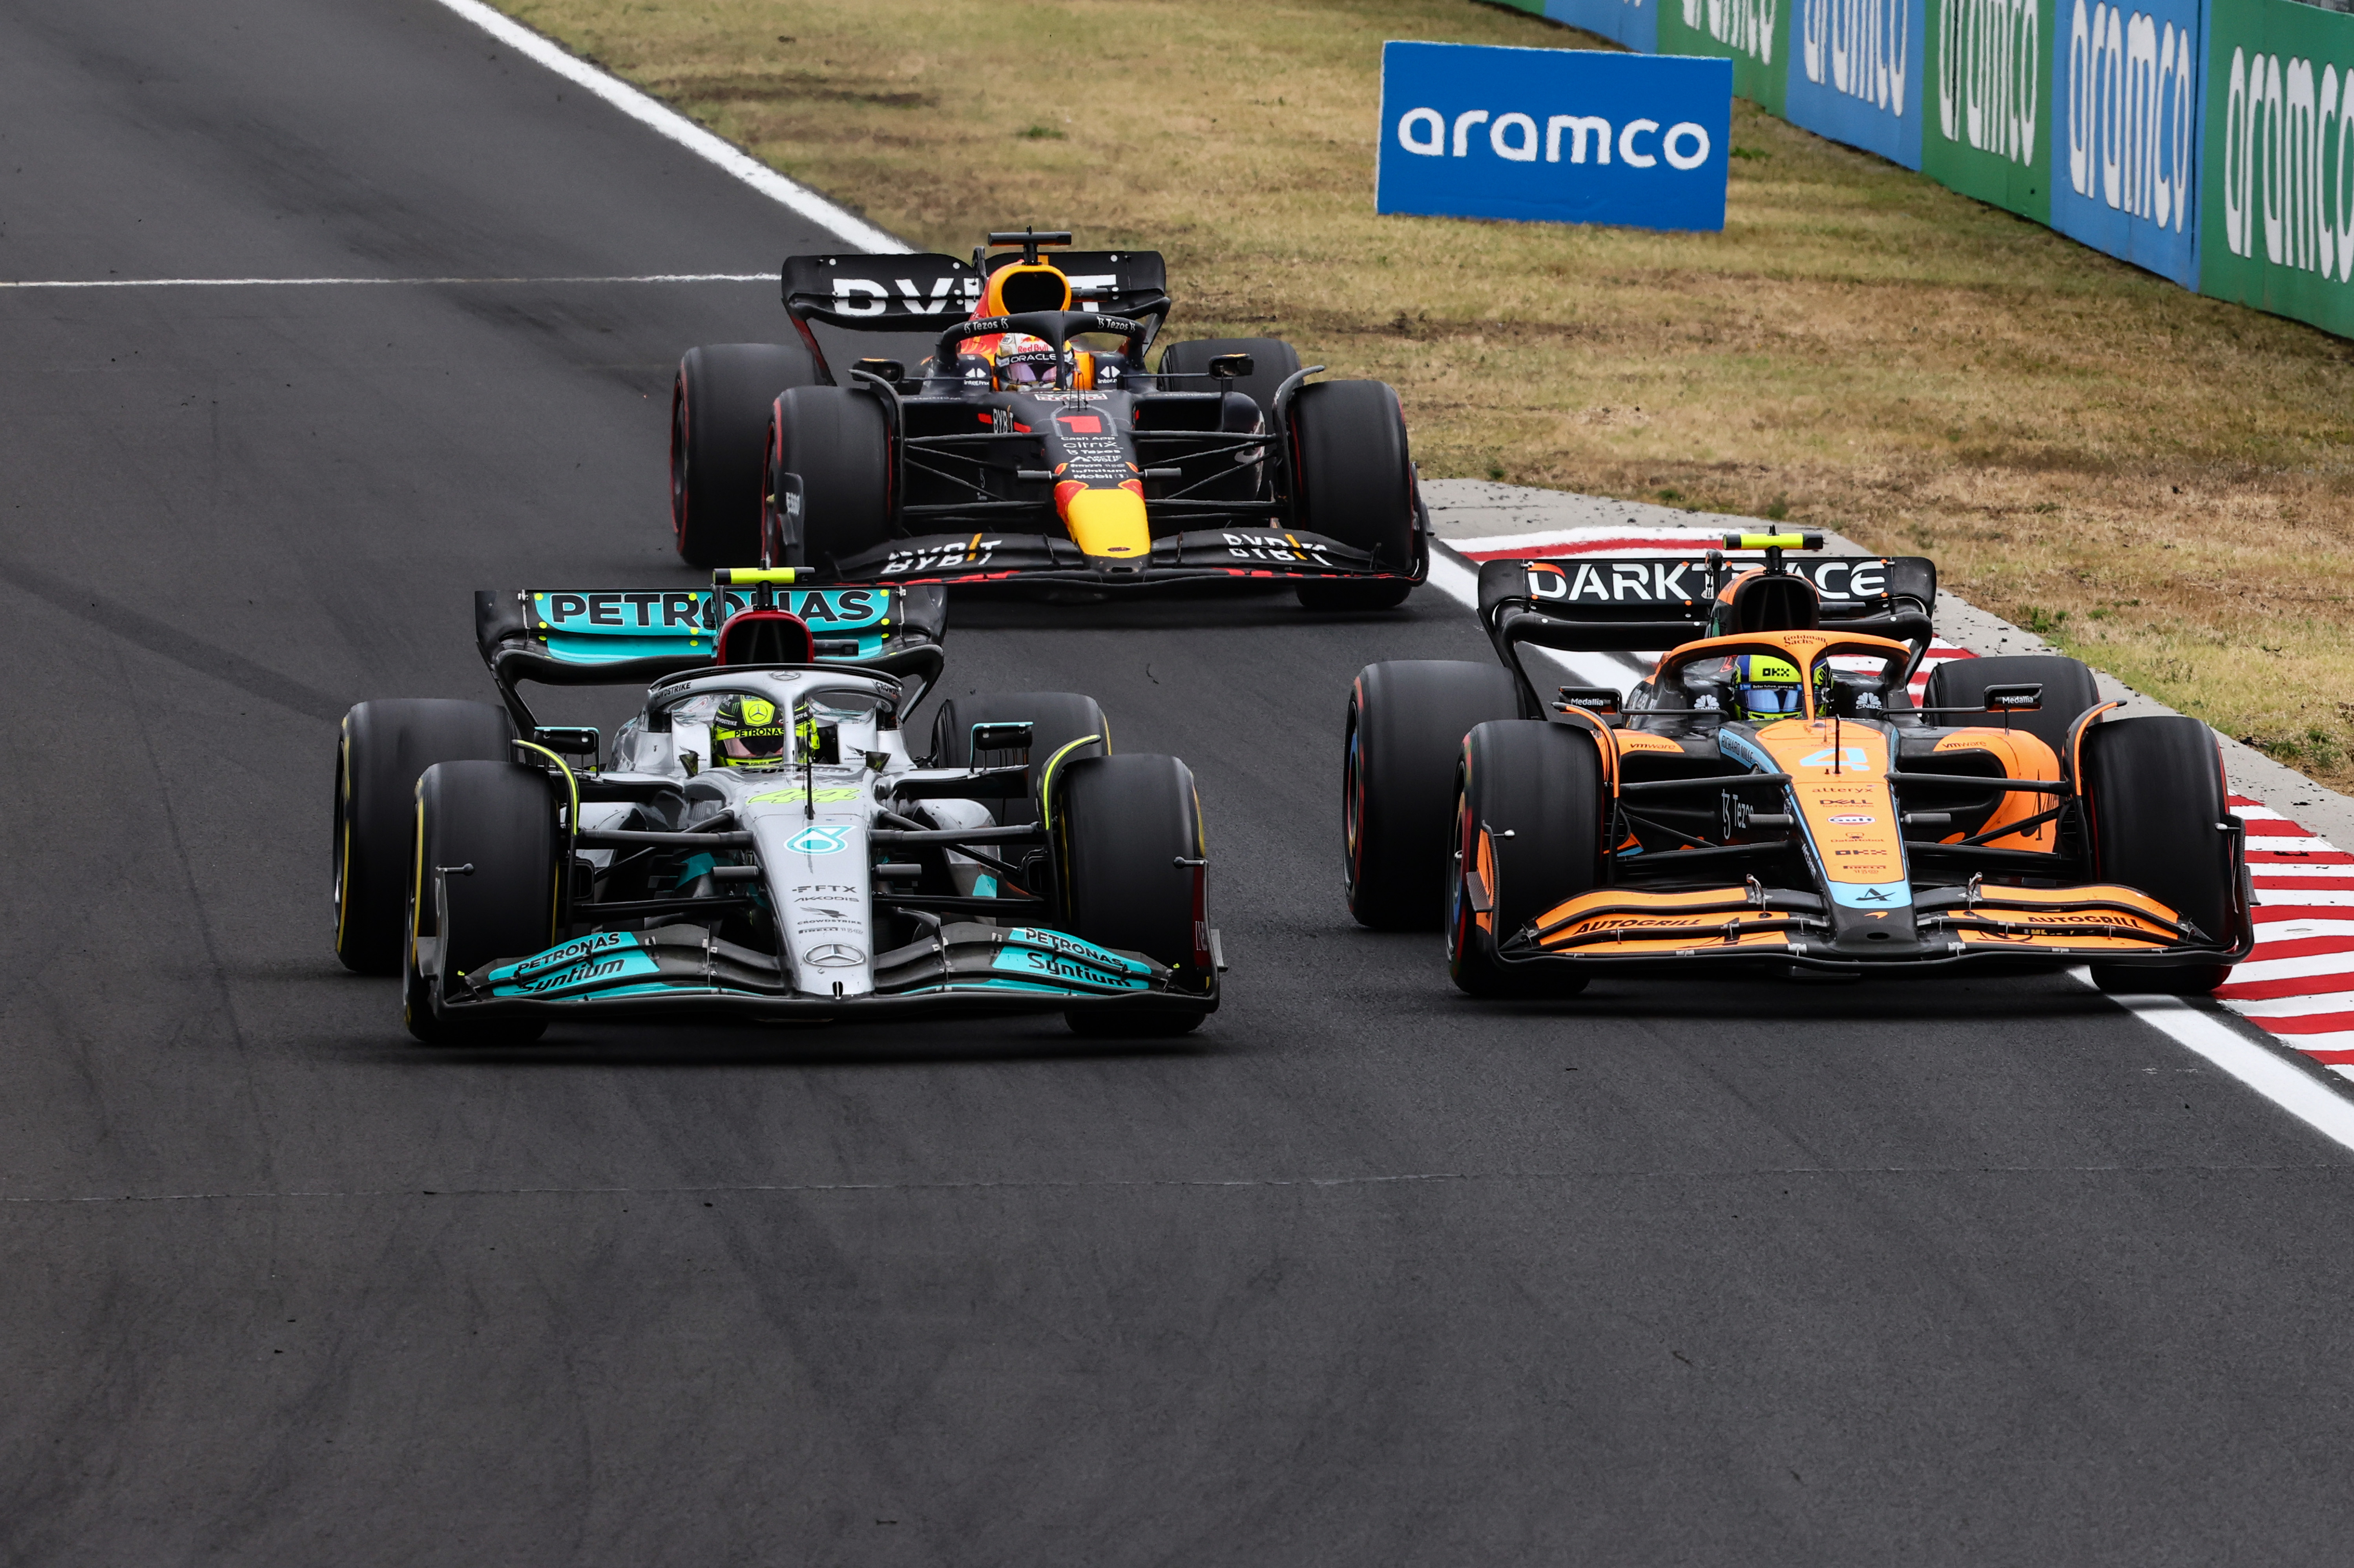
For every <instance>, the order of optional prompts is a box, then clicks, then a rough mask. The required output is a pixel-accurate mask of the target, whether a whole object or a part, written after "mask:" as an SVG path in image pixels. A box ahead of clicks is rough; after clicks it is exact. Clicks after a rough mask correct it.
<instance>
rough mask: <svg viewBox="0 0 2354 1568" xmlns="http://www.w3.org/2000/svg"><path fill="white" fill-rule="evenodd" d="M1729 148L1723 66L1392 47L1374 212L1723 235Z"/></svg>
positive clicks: (1729, 108) (1565, 53) (1464, 47)
mask: <svg viewBox="0 0 2354 1568" xmlns="http://www.w3.org/2000/svg"><path fill="white" fill-rule="evenodd" d="M1732 139H1733V67H1732V64H1731V62H1730V61H1727V60H1723V59H1696V58H1683V57H1678V56H1664V55H1621V54H1606V53H1602V52H1600V51H1598V50H1590V49H1518V48H1491V47H1488V46H1484V45H1475V44H1421V43H1390V44H1385V45H1384V46H1383V48H1382V141H1381V156H1380V162H1379V164H1378V173H1377V178H1376V185H1375V196H1374V205H1375V207H1376V208H1377V209H1378V210H1380V211H1382V212H1385V213H1420V214H1424V215H1426V216H1430V217H1504V218H1518V219H1522V220H1524V221H1530V222H1539V223H1615V224H1624V225H1627V226H1628V227H1631V228H1674V229H1721V228H1723V227H1724V188H1725V179H1726V171H1727V169H1728V168H1729V167H1730V166H1731V152H1732Z"/></svg>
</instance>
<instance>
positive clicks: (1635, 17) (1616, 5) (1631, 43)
mask: <svg viewBox="0 0 2354 1568" xmlns="http://www.w3.org/2000/svg"><path fill="white" fill-rule="evenodd" d="M1668 4H1670V5H1674V4H1675V0H1668ZM1544 16H1545V19H1546V20H1547V21H1550V22H1563V23H1566V24H1567V25H1568V26H1573V27H1583V28H1585V30H1586V31H1587V32H1589V33H1599V34H1601V35H1602V36H1603V37H1606V38H1608V39H1609V40H1610V41H1611V42H1613V43H1617V44H1624V45H1626V46H1627V47H1628V48H1630V49H1633V50H1635V51H1637V52H1638V53H1639V54H1647V55H1648V54H1651V53H1654V52H1656V51H1657V50H1658V48H1659V0H1544Z"/></svg>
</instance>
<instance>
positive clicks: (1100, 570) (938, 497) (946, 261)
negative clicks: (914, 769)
mask: <svg viewBox="0 0 2354 1568" xmlns="http://www.w3.org/2000/svg"><path fill="white" fill-rule="evenodd" d="M1070 238H1071V237H1070V236H1069V235H1068V234H1038V233H1034V232H1027V231H1025V232H1023V233H1020V234H1012V233H999V234H991V236H990V244H991V246H1004V247H1018V249H998V250H994V251H992V250H991V249H989V248H988V247H983V248H981V249H976V250H975V251H974V252H973V256H972V260H971V261H970V263H967V262H964V261H961V260H958V259H956V258H955V257H952V256H796V257H793V258H791V259H790V260H787V261H786V262H785V265H784V303H785V312H786V313H787V315H788V316H790V318H791V321H792V323H793V325H794V327H795V328H796V329H797V331H798V333H799V334H800V341H799V342H796V343H789V344H716V345H710V346H705V347H701V348H695V349H692V350H690V351H688V353H687V355H686V356H685V358H684V360H683V361H682V362H681V363H680V366H679V372H678V380H677V383H676V386H675V389H674V391H673V397H672V417H671V525H672V530H673V535H675V538H676V541H677V546H678V552H679V554H680V555H681V556H684V558H685V559H687V560H688V561H690V562H692V563H694V564H695V565H697V566H705V567H718V566H750V565H753V564H754V563H756V562H757V563H758V564H760V565H763V566H771V567H786V566H790V567H801V568H803V569H804V571H806V572H807V573H809V574H810V577H811V580H816V581H822V582H826V583H829V584H833V583H885V584H887V583H900V584H905V583H1005V582H1023V583H1033V584H1049V585H1059V586H1061V587H1063V588H1081V589H1089V590H1099V591H1100V590H1130V589H1140V588H1177V587H1184V586H1204V585H1212V584H1219V583H1226V584H1232V583H1235V582H1237V581H1250V580H1259V581H1268V580H1273V581H1281V582H1288V583H1290V584H1292V585H1294V587H1295V588H1296V590H1297V592H1298V594H1299V599H1300V600H1301V602H1303V603H1304V604H1307V605H1308V606H1310V608H1314V609H1385V608H1387V607H1389V606H1392V605H1395V604H1398V603H1400V602H1402V601H1403V600H1404V599H1405V596H1406V594H1407V593H1408V592H1409V591H1410V590H1412V588H1414V587H1415V585H1416V584H1417V583H1419V582H1421V581H1422V580H1423V577H1424V575H1425V572H1426V569H1427V565H1428V555H1429V551H1428V537H1429V520H1428V514H1427V513H1426V510H1425V509H1424V507H1423V505H1422V503H1421V498H1420V494H1419V492H1418V489H1417V486H1416V475H1415V469H1414V464H1413V461H1412V460H1411V458H1410V456H1409V454H1408V451H1407V446H1406V432H1405V418H1404V417H1403V415H1402V414H1401V413H1400V411H1399V408H1398V399H1397V394H1396V393H1395V392H1394V391H1393V390H1392V389H1391V388H1390V387H1388V386H1386V385H1385V384H1384V383H1382V382H1379V381H1348V380H1335V381H1310V379H1309V377H1310V376H1313V375H1315V374H1317V373H1318V372H1319V371H1320V370H1321V369H1322V368H1323V367H1322V366H1309V367H1306V368H1303V367H1302V366H1300V364H1299V355H1297V354H1296V353H1294V352H1293V350H1292V349H1291V348H1290V346H1289V345H1288V344H1283V343H1281V342H1278V341H1277V340H1274V339H1271V338H1231V339H1212V340H1207V341H1203V342H1192V343H1179V344H1171V345H1170V346H1169V347H1168V348H1167V349H1166V350H1165V351H1164V352H1163V353H1162V354H1161V357H1160V359H1159V361H1158V362H1157V364H1156V365H1155V366H1154V367H1153V368H1152V369H1150V370H1149V371H1148V370H1147V369H1146V362H1147V355H1148V354H1149V352H1150V349H1151V348H1152V346H1153V343H1154V340H1155V338H1156V337H1157V336H1158V334H1159V333H1160V330H1161V323H1162V321H1163V320H1164V319H1165V318H1166V316H1167V314H1168V313H1169V308H1170V299H1169V295H1168V292H1167V289H1166V283H1165V269H1164V267H1163V265H1162V262H1161V257H1160V256H1159V255H1157V254H1155V253H1153V252H1151V251H1064V252H1062V253H1061V254H1059V255H1056V256H1055V257H1053V258H1052V259H1051V260H1050V259H1047V258H1045V257H1044V256H1043V255H1042V253H1041V247H1043V246H1049V245H1052V246H1066V245H1068V244H1069V243H1070ZM812 323H823V324H826V325H830V326H834V327H841V328H846V329H849V330H852V331H859V332H885V333H896V334H907V333H910V332H922V333H924V334H928V335H929V336H930V337H932V339H933V342H932V344H931V345H930V346H931V353H930V355H928V357H927V358H926V359H924V360H923V361H922V362H921V363H920V364H918V365H917V366H915V368H914V370H913V372H912V373H910V371H909V370H908V368H907V366H904V365H902V364H900V363H899V362H897V361H893V360H884V359H862V360H860V361H858V362H857V363H856V364H854V365H852V366H845V367H842V368H841V369H839V370H837V368H836V367H835V366H832V364H830V363H829V362H828V360H827V358H826V356H825V354H824V353H823V351H822V349H821V348H820V346H819V344H818V340H817V337H816V334H814V333H813V332H812V331H811V325H812ZM1090 345H1092V346H1090Z"/></svg>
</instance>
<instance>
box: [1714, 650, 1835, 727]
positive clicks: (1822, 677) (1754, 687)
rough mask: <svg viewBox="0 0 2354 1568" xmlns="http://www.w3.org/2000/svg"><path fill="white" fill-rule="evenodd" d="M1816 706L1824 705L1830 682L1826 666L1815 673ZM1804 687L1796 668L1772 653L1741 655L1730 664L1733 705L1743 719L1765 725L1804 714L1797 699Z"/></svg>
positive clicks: (1802, 705) (1804, 704)
mask: <svg viewBox="0 0 2354 1568" xmlns="http://www.w3.org/2000/svg"><path fill="white" fill-rule="evenodd" d="M1815 673H1816V677H1817V679H1816V685H1817V687H1818V691H1817V694H1816V699H1817V706H1818V707H1821V706H1824V705H1826V704H1827V701H1828V693H1829V687H1830V682H1829V679H1828V677H1829V674H1830V671H1829V667H1828V666H1826V667H1823V668H1819V669H1818V670H1817V671H1816V672H1815ZM1803 683H1804V682H1803V679H1802V677H1801V676H1800V675H1799V673H1798V667H1797V665H1796V664H1793V663H1792V662H1790V661H1788V660H1787V659H1784V658H1781V657H1779V656H1777V655H1776V654H1772V653H1744V654H1741V655H1740V656H1739V657H1737V658H1735V659H1734V661H1733V691H1734V707H1736V708H1737V709H1738V710H1739V711H1740V714H1741V716H1742V717H1743V718H1744V719H1748V720H1750V721H1752V722H1754V723H1768V722H1771V721H1772V720H1775V719H1784V718H1797V717H1799V716H1801V715H1804V714H1805V712H1806V709H1807V705H1806V703H1805V702H1804V701H1803V700H1802V699H1801V698H1800V696H1799V688H1800V687H1801V685H1802V684H1803Z"/></svg>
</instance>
